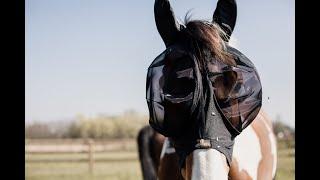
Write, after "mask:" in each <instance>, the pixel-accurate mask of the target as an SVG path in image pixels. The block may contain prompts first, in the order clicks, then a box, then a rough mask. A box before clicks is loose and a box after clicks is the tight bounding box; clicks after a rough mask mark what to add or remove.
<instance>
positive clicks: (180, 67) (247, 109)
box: [147, 0, 261, 179]
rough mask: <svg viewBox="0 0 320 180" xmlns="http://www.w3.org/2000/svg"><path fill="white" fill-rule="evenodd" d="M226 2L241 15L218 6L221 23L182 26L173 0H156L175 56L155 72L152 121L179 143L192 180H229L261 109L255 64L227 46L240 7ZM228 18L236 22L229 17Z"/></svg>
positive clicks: (166, 55) (165, 57) (163, 59)
mask: <svg viewBox="0 0 320 180" xmlns="http://www.w3.org/2000/svg"><path fill="white" fill-rule="evenodd" d="M219 2H221V3H229V4H227V5H226V4H225V5H226V7H228V8H229V10H230V8H231V10H232V11H233V12H232V13H231V12H225V8H226V7H225V8H222V7H220V6H223V5H222V4H220V5H219V3H218V6H219V7H220V8H218V9H217V10H216V11H215V13H214V18H213V22H207V21H201V20H192V21H190V20H189V18H186V20H185V22H184V24H180V23H178V22H177V21H176V19H175V16H174V13H173V11H172V8H171V7H170V3H169V1H168V0H156V1H155V19H156V25H157V28H158V31H159V33H160V35H161V37H162V39H163V41H164V43H165V45H166V47H167V49H166V50H165V51H164V52H163V53H162V54H161V55H159V56H158V57H157V58H156V59H155V60H154V61H153V63H152V64H151V65H150V66H149V69H148V76H147V102H148V107H149V112H150V121H149V122H150V125H151V126H152V127H153V128H154V129H155V130H157V131H158V132H160V133H161V134H163V135H165V136H167V137H169V138H170V139H171V140H170V141H171V142H173V146H174V148H175V150H176V153H177V154H178V156H179V161H180V162H179V164H180V167H181V169H182V171H183V174H184V176H185V178H186V179H202V177H203V178H205V179H212V178H214V177H215V176H217V177H220V179H221V176H225V177H226V178H227V172H228V165H230V163H231V158H232V151H233V145H234V138H235V137H236V136H237V135H239V134H240V132H241V131H242V129H244V128H245V127H246V126H247V125H248V124H249V123H250V122H252V120H253V118H254V117H255V116H256V115H257V113H258V111H259V109H260V106H261V85H260V81H259V77H258V75H257V74H256V73H255V69H254V66H253V64H252V63H251V62H250V60H248V59H247V58H246V57H245V56H244V55H242V54H241V53H240V52H239V51H237V50H235V49H232V48H231V47H229V46H228V45H227V42H228V40H229V36H230V35H231V32H232V30H233V28H234V25H235V16H236V10H235V8H236V7H235V4H233V2H229V1H228V2H226V1H219ZM230 3H231V4H232V5H231V4H230ZM228 13H231V14H230V16H229V15H226V16H229V17H227V19H229V20H230V22H229V21H228V22H226V21H224V20H225V19H223V18H226V17H222V16H223V15H225V14H228ZM239 63H240V64H241V67H244V69H241V68H238V67H237V66H236V65H238V64H239ZM243 81H247V82H246V83H248V84H245V85H243V84H244V83H243ZM240 112H241V113H240ZM191 172H192V173H191ZM211 177H212V178H211ZM226 178H225V179H226Z"/></svg>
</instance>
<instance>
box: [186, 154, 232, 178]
mask: <svg viewBox="0 0 320 180" xmlns="http://www.w3.org/2000/svg"><path fill="white" fill-rule="evenodd" d="M192 162H193V164H192V177H191V180H220V179H223V180H226V179H228V170H227V169H226V168H225V166H226V164H227V162H226V158H225V156H224V155H223V154H222V153H220V152H219V151H217V150H215V149H197V150H194V151H193V159H192Z"/></svg>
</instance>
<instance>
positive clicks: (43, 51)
mask: <svg viewBox="0 0 320 180" xmlns="http://www.w3.org/2000/svg"><path fill="white" fill-rule="evenodd" d="M216 3H217V1H216V0H214V1H213V0H201V1H195V0H171V5H172V6H173V8H174V11H175V13H176V16H177V17H178V18H179V19H180V20H183V19H184V16H185V14H186V13H187V11H188V10H190V9H192V11H191V12H192V15H193V16H192V17H193V18H192V19H204V20H210V18H211V17H212V14H213V11H214V9H215V7H216ZM153 4H154V1H153V0H139V1H132V0H122V1H115V0H113V1H110V0H109V1H105V0H90V1H87V0H68V1H65V0H55V1H52V0H26V7H25V8H26V9H25V11H26V16H25V18H26V19H25V20H26V24H25V35H26V44H25V45H26V46H25V47H26V69H25V70H26V74H25V78H26V79H25V80H26V84H25V97H26V104H25V107H26V109H25V124H26V125H25V138H26V141H25V155H26V156H25V163H26V166H25V170H26V179H28V180H33V179H39V180H40V179H41V180H49V179H68V180H70V179H71V180H72V179H77V180H82V179H142V178H141V170H140V164H139V161H138V153H137V147H136V139H135V138H136V136H137V132H138V131H139V130H140V128H141V127H143V126H145V125H147V124H148V108H147V104H146V101H145V80H146V73H147V68H148V66H149V64H150V63H151V61H152V60H153V59H154V58H155V57H156V56H157V55H158V54H160V53H161V52H162V51H163V50H164V49H165V46H164V43H163V42H162V40H161V38H160V35H159V34H158V32H157V29H156V26H155V22H154V15H153ZM294 9H295V4H294V1H293V0H269V1H255V0H244V1H238V17H237V24H236V27H235V30H234V33H233V35H232V37H231V44H232V46H234V47H236V48H238V49H239V50H241V51H242V52H243V53H244V54H245V55H246V56H248V57H249V58H250V59H251V60H252V61H253V62H254V63H255V65H256V67H257V69H258V72H259V74H260V78H261V81H262V85H263V108H264V109H265V111H266V112H267V113H268V114H269V116H270V117H271V118H272V120H273V124H274V131H275V133H276V136H277V138H278V149H279V150H278V156H279V157H278V158H279V162H278V172H277V179H294V173H295V169H294V156H295V151H294V147H295V141H294V139H295V115H294V111H295V90H294V88H295V82H294V80H295V79H294V78H295V75H294V68H295V63H294V61H295V46H294V42H295V22H294V19H295V11H294Z"/></svg>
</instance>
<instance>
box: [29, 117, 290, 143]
mask: <svg viewBox="0 0 320 180" xmlns="http://www.w3.org/2000/svg"><path fill="white" fill-rule="evenodd" d="M147 124H148V116H147V115H141V114H138V113H136V112H134V111H129V112H125V113H123V114H122V115H119V116H106V115H100V116H96V117H85V116H78V117H77V118H76V119H75V120H73V121H70V120H69V121H54V122H34V123H31V124H27V125H26V127H25V137H26V138H31V139H32V138H101V139H103V138H106V139H108V138H135V137H136V136H137V134H138V131H139V130H140V129H141V128H142V127H143V126H145V125H147ZM273 130H274V133H275V135H276V136H277V138H278V139H282V140H294V139H295V130H294V129H293V128H291V127H289V126H288V125H286V124H284V123H283V122H281V121H279V120H277V121H275V122H273Z"/></svg>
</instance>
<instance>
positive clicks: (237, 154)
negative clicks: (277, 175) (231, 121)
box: [233, 125, 262, 179]
mask: <svg viewBox="0 0 320 180" xmlns="http://www.w3.org/2000/svg"><path fill="white" fill-rule="evenodd" d="M233 158H235V159H236V160H237V163H238V165H239V171H241V170H242V169H244V170H246V171H247V173H248V174H249V175H250V177H251V178H252V179H257V174H258V167H259V162H260V160H261V158H262V154H261V147H260V142H259V138H258V136H257V134H256V133H255V131H254V130H253V128H252V126H251V125H249V126H248V127H247V128H246V129H244V130H243V131H242V132H241V134H240V135H239V136H237V137H236V139H235V144H234V148H233Z"/></svg>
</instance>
